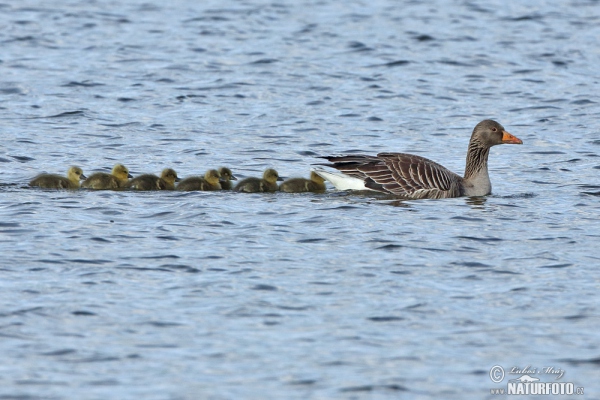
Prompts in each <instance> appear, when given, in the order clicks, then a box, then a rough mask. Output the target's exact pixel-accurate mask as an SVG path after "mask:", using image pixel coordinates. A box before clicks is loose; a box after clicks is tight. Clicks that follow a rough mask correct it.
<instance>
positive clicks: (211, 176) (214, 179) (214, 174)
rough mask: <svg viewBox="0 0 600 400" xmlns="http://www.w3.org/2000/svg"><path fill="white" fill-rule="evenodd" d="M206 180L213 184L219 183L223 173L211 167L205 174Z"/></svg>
mask: <svg viewBox="0 0 600 400" xmlns="http://www.w3.org/2000/svg"><path fill="white" fill-rule="evenodd" d="M204 180H205V181H206V182H208V183H209V184H211V185H217V184H218V183H219V180H221V174H220V173H219V171H217V170H216V169H209V170H208V171H206V174H204Z"/></svg>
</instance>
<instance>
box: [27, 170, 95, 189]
mask: <svg viewBox="0 0 600 400" xmlns="http://www.w3.org/2000/svg"><path fill="white" fill-rule="evenodd" d="M81 179H85V175H83V170H82V169H81V168H79V167H71V168H69V170H68V171H67V176H66V177H64V176H60V175H54V174H40V175H38V176H36V177H35V178H33V179H32V180H31V182H29V186H36V187H41V188H45V189H77V188H79V181H80V180H81Z"/></svg>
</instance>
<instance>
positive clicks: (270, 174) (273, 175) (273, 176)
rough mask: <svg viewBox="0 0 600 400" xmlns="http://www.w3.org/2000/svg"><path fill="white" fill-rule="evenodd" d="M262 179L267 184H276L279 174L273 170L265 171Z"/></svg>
mask: <svg viewBox="0 0 600 400" xmlns="http://www.w3.org/2000/svg"><path fill="white" fill-rule="evenodd" d="M263 179H264V180H265V181H267V182H269V183H276V182H277V181H278V180H280V179H279V174H278V173H277V171H275V170H274V169H273V168H269V169H267V170H265V173H264V174H263Z"/></svg>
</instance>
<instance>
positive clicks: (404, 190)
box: [315, 120, 523, 199]
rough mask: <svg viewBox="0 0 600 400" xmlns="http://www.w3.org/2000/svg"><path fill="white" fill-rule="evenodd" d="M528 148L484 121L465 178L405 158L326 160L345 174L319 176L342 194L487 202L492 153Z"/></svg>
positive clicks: (469, 155) (383, 155) (389, 155)
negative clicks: (502, 147) (463, 198)
mask: <svg viewBox="0 0 600 400" xmlns="http://www.w3.org/2000/svg"><path fill="white" fill-rule="evenodd" d="M522 143H523V142H522V141H521V139H519V138H517V137H515V136H513V135H511V134H510V133H508V132H506V130H505V129H504V127H503V126H502V125H500V124H499V123H497V122H496V121H492V120H484V121H481V122H480V123H479V124H477V125H476V126H475V128H474V129H473V133H472V135H471V140H470V141H469V147H468V151H467V163H466V167H465V175H464V176H460V175H458V174H455V173H454V172H452V171H450V170H449V169H447V168H445V167H443V166H442V165H440V164H438V163H436V162H434V161H431V160H429V159H427V158H425V157H421V156H417V155H413V154H405V153H379V154H377V155H376V156H370V155H351V156H330V157H324V158H325V159H327V160H328V161H329V162H330V163H331V164H325V165H327V166H329V167H333V168H335V169H337V170H338V171H340V172H341V173H342V174H339V173H332V172H328V171H325V170H323V169H315V172H316V173H317V174H319V175H321V176H322V177H323V178H325V179H326V180H328V181H329V182H331V183H332V184H333V185H334V186H335V187H336V188H337V189H340V190H372V191H376V192H381V193H387V194H392V195H396V196H400V197H404V198H409V199H444V198H450V197H460V196H486V195H488V194H490V193H491V191H492V184H491V182H490V177H489V174H488V155H489V152H490V148H491V147H492V146H495V145H498V144H522Z"/></svg>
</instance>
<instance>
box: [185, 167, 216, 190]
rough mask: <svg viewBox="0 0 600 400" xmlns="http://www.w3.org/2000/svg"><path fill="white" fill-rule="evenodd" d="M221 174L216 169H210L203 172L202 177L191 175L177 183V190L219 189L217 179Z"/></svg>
mask: <svg viewBox="0 0 600 400" xmlns="http://www.w3.org/2000/svg"><path fill="white" fill-rule="evenodd" d="M220 178H221V174H220V173H219V171H217V170H216V169H210V170H208V171H206V173H205V174H204V178H201V177H199V176H192V177H189V178H185V179H184V180H182V181H181V182H180V183H179V185H177V190H184V191H193V190H203V191H209V190H221V183H220V182H219V179H220Z"/></svg>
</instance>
